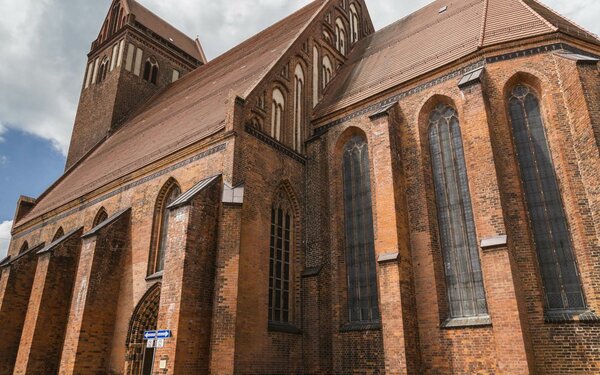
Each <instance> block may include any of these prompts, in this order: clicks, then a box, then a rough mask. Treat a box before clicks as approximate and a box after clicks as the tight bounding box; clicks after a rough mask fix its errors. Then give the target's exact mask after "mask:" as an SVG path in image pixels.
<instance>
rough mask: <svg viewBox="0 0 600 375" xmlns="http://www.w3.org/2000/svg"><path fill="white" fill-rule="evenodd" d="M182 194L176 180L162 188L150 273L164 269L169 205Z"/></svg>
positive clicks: (155, 212) (151, 251)
mask: <svg viewBox="0 0 600 375" xmlns="http://www.w3.org/2000/svg"><path fill="white" fill-rule="evenodd" d="M180 195H181V189H180V188H179V186H178V185H177V183H176V182H175V181H174V180H169V181H168V182H167V183H166V184H165V186H163V188H162V189H161V191H160V193H159V195H158V199H157V201H156V207H155V208H154V226H153V233H152V245H151V249H150V261H149V263H148V274H149V275H153V274H155V273H157V272H160V271H162V270H164V267H165V252H166V250H167V235H168V230H169V212H170V210H169V208H168V207H169V205H171V203H173V202H175V200H177V198H178V197H179V196H180Z"/></svg>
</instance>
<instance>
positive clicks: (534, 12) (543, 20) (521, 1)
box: [517, 0, 558, 32]
mask: <svg viewBox="0 0 600 375" xmlns="http://www.w3.org/2000/svg"><path fill="white" fill-rule="evenodd" d="M517 1H518V2H519V3H521V4H522V5H523V6H524V7H525V8H526V9H527V10H529V11H530V12H531V13H533V15H535V16H536V17H537V18H539V19H540V20H542V22H544V23H545V24H546V26H548V27H550V28H551V29H552V30H553V31H554V32H556V31H558V27H556V26H554V25H553V24H552V22H550V21H548V20H547V19H546V18H544V17H542V15H541V14H539V13H538V12H536V11H535V10H533V8H532V7H530V6H529V5H527V4H526V3H525V1H523V0H517ZM538 4H540V5H542V6H544V5H543V4H541V3H538ZM544 7H545V6H544ZM545 8H546V9H548V10H550V9H549V8H547V7H545ZM553 13H554V12H553ZM555 14H556V13H555Z"/></svg>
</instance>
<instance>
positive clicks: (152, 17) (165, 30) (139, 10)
mask: <svg viewBox="0 0 600 375" xmlns="http://www.w3.org/2000/svg"><path fill="white" fill-rule="evenodd" d="M125 3H126V4H127V8H128V9H129V12H130V13H132V14H133V15H135V20H136V21H137V22H139V23H140V24H142V25H144V26H146V27H147V28H148V29H150V30H152V31H154V32H155V33H156V34H158V35H160V37H161V38H163V39H165V40H167V41H169V42H171V43H173V45H175V46H177V47H178V48H180V49H181V50H182V51H183V52H185V53H187V54H188V55H190V56H192V57H194V58H195V59H197V60H199V61H202V62H205V60H206V58H205V57H204V53H203V52H202V49H201V48H202V47H201V46H200V43H199V42H197V41H196V40H194V39H192V38H190V37H188V36H187V35H185V34H184V33H182V32H181V31H179V30H177V29H176V28H175V27H173V26H172V25H171V24H169V23H167V22H166V21H165V20H163V19H162V18H160V17H159V16H157V15H156V14H154V13H152V11H150V10H149V9H148V8H146V7H144V6H143V5H142V4H140V3H138V2H137V1H135V0H125Z"/></svg>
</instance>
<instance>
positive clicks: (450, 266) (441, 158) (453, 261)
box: [429, 104, 487, 318]
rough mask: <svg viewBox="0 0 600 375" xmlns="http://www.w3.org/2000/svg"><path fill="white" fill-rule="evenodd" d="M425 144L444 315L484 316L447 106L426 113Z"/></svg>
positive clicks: (463, 169)
mask: <svg viewBox="0 0 600 375" xmlns="http://www.w3.org/2000/svg"><path fill="white" fill-rule="evenodd" d="M429 146H430V149H431V151H430V152H431V164H432V170H433V182H434V188H435V197H436V207H437V214H438V225H439V235H440V243H441V247H442V255H443V258H444V269H445V273H446V288H447V291H448V300H449V307H450V317H451V318H463V317H472V316H481V315H487V304H486V299H485V290H484V288H483V275H482V272H481V264H480V261H479V247H478V245H477V235H476V233H475V221H474V218H473V209H472V206H471V196H470V193H469V184H468V180H467V166H466V163H465V156H464V151H463V144H462V138H461V133H460V126H459V121H458V114H457V113H456V110H455V109H454V108H452V107H450V106H449V105H446V104H440V105H438V106H437V107H436V108H435V109H434V110H433V112H432V113H431V115H430V118H429Z"/></svg>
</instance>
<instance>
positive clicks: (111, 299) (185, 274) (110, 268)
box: [0, 2, 600, 375]
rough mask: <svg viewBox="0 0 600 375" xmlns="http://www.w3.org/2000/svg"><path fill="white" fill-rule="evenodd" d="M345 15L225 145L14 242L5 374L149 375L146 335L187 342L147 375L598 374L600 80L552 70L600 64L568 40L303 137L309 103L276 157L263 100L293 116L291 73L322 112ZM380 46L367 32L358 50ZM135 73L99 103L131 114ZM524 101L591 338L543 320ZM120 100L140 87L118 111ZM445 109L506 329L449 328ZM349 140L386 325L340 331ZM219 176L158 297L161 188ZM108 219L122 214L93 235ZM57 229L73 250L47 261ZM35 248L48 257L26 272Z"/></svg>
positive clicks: (241, 114)
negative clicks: (535, 106)
mask: <svg viewBox="0 0 600 375" xmlns="http://www.w3.org/2000/svg"><path fill="white" fill-rule="evenodd" d="M360 4H363V3H362V2H361V3H360ZM363 9H364V8H363ZM365 12H366V10H365ZM330 13H331V14H333V15H340V16H341V17H343V19H344V20H346V19H347V12H346V11H345V10H344V8H342V7H341V6H338V5H337V4H330V5H329V6H327V7H324V8H323V10H322V12H321V13H320V14H319V15H318V17H317V18H316V19H315V20H313V24H311V27H308V28H307V29H306V30H305V31H304V32H303V33H302V35H300V36H299V37H298V39H297V40H296V42H294V43H293V45H292V46H291V47H290V49H289V51H288V52H287V53H286V54H285V55H284V56H283V57H282V58H281V59H280V61H277V62H275V63H274V66H273V69H272V70H271V71H270V72H268V73H267V74H266V75H265V76H264V77H263V79H262V81H261V82H259V83H258V84H257V86H256V89H255V90H253V92H251V93H249V94H248V95H247V96H246V97H245V98H239V97H236V93H231V98H230V99H231V100H229V102H228V103H229V104H228V106H229V107H228V108H229V109H228V115H227V119H226V124H225V127H224V129H225V130H223V131H222V132H221V133H219V134H216V135H214V136H213V137H211V138H209V139H206V140H203V141H201V142H199V143H198V144H195V145H192V146H190V147H189V148H187V149H185V150H182V151H179V152H177V153H175V154H173V155H171V156H170V157H169V159H166V160H161V161H160V162H157V163H154V164H153V165H150V166H148V167H147V168H145V169H144V170H143V171H139V172H137V173H136V174H135V175H131V176H126V177H123V178H122V179H120V180H118V181H115V182H113V183H112V184H111V185H110V186H107V187H105V188H103V189H102V190H99V191H96V192H93V193H91V194H88V195H86V196H85V197H83V198H81V199H79V200H77V201H74V202H71V203H69V204H67V205H65V206H63V207H59V208H56V209H55V210H53V211H51V212H49V213H48V214H47V215H44V216H43V217H41V218H36V219H35V220H32V221H31V222H29V223H26V224H25V225H23V226H22V227H19V228H16V230H15V233H14V239H13V241H12V242H11V245H10V249H9V255H10V256H11V258H10V259H9V260H8V262H5V263H3V264H2V266H0V271H1V273H0V275H1V276H0V327H3V330H4V332H5V336H4V339H3V340H0V375H3V374H12V373H15V374H24V373H56V372H58V373H60V374H96V373H109V374H134V373H135V374H137V372H136V371H139V368H140V367H139V366H140V363H141V357H140V356H141V352H142V346H143V342H140V338H139V337H140V333H141V332H142V331H143V330H146V329H156V328H159V329H170V330H172V331H173V333H174V337H173V338H171V339H168V340H167V341H166V346H165V347H164V348H160V349H157V351H156V356H155V360H154V372H153V373H154V374H187V373H199V374H200V373H201V374H204V373H210V374H219V375H221V374H223V375H225V374H301V373H303V374H383V373H387V374H453V373H454V374H471V373H477V374H507V375H516V374H592V373H599V372H600V344H599V343H600V323H599V320H600V319H598V318H597V317H596V316H595V312H597V311H598V309H600V305H599V303H600V260H599V256H600V251H599V244H598V238H599V235H600V216H599V215H600V211H599V210H600V195H599V192H600V190H599V189H600V185H599V184H598V180H599V179H598V175H599V173H600V170H598V168H600V167H599V166H600V153H599V147H598V146H599V144H600V97H599V95H600V94H599V93H600V91H599V89H600V78H599V71H598V66H597V64H592V63H590V62H589V61H588V62H585V63H583V62H578V61H574V60H571V59H568V58H565V57H564V56H561V55H560V54H556V53H555V52H557V51H558V50H559V49H561V48H565V49H566V47H567V46H571V47H569V48H573V49H574V48H576V49H577V50H578V51H584V52H585V51H586V53H588V54H591V55H600V50H599V49H598V48H597V47H593V46H590V45H583V44H582V43H579V42H577V41H575V40H572V39H569V38H567V37H561V38H562V39H561V40H560V41H558V42H560V43H557V40H556V38H558V37H556V36H553V37H548V38H547V39H539V40H531V41H522V42H519V43H513V44H505V45H502V46H497V47H494V48H493V49H490V50H486V51H482V52H480V53H478V55H477V56H472V58H470V59H466V60H464V61H459V62H456V63H454V64H452V65H450V66H447V67H445V68H443V69H440V70H438V71H435V72H430V73H428V74H427V75H425V76H423V77H422V78H421V79H419V80H415V81H413V82H409V83H407V84H405V85H404V86H402V87H398V88H396V89H394V90H393V91H392V92H386V93H379V94H377V95H375V96H374V97H373V98H372V99H371V100H369V101H367V102H364V103H361V104H360V105H358V106H356V107H353V108H348V109H346V110H344V111H342V112H340V113H335V114H332V116H331V118H330V119H329V120H328V121H327V122H326V123H325V122H318V121H314V122H313V123H311V122H309V121H308V118H309V117H310V115H311V112H312V97H311V98H310V100H309V98H306V100H305V105H306V108H308V111H307V112H309V113H307V114H306V117H307V120H306V122H305V123H304V124H303V126H304V127H303V130H304V131H305V134H306V137H307V138H309V137H310V139H309V140H308V141H307V142H306V144H305V148H304V149H302V150H299V151H295V150H293V149H292V147H293V143H292V139H293V137H292V135H293V131H292V127H291V124H292V123H293V114H292V111H286V117H285V120H284V124H285V126H284V129H283V137H282V139H281V140H280V141H276V140H274V139H272V138H270V137H269V135H268V134H269V132H270V124H269V122H270V119H271V108H270V105H268V104H267V105H264V106H261V105H260V104H259V103H261V102H263V101H264V100H266V102H267V103H270V102H269V94H268V93H269V92H271V90H273V88H274V87H278V88H280V89H281V90H282V91H285V95H286V101H287V102H288V103H292V102H293V96H292V95H293V94H292V93H293V92H294V90H293V82H292V81H293V79H290V77H289V75H286V74H285V72H286V69H287V71H289V72H290V74H291V75H292V78H293V71H294V67H295V66H296V64H300V65H301V66H302V67H303V69H305V77H307V82H306V90H305V91H306V92H307V93H310V94H312V88H313V85H315V84H317V83H315V82H313V81H312V76H313V75H312V70H313V69H314V68H315V67H314V66H313V58H312V51H313V47H316V48H317V50H318V51H320V53H321V54H327V55H328V56H330V57H331V58H332V59H334V60H335V65H337V64H341V63H343V62H344V57H343V56H341V55H340V54H339V53H337V52H336V51H335V49H333V48H332V47H331V46H330V45H327V44H326V43H325V42H324V41H323V40H322V31H323V27H325V28H327V30H329V28H331V26H326V25H325V26H323V22H327V21H326V18H327V14H330ZM365 14H366V13H365ZM334 18H335V17H334ZM367 18H368V17H367ZM324 20H325V21H324ZM370 28H372V25H370V23H369V22H367V24H366V25H364V27H363V33H362V34H361V37H364V36H365V35H366V34H368V33H369V32H370ZM138 37H139V36H138ZM563 39H564V40H563ZM548 45H551V46H553V47H552V48H547V47H545V46H548ZM153 48H157V47H156V46H154V47H153ZM519 51H529V52H527V53H518V52H519ZM532 51H533V52H532ZM161 66H163V64H162V63H161ZM473 66H480V67H481V66H484V67H485V73H484V74H483V76H482V79H481V80H480V81H479V82H475V83H473V84H471V85H469V86H468V87H462V88H460V87H458V82H459V80H460V79H461V78H462V73H463V72H464V71H466V70H468V69H470V68H472V67H473ZM316 68H317V69H318V70H319V72H318V74H317V76H319V77H320V76H321V74H322V72H321V70H320V69H319V67H316ZM128 74H129V73H128V72H121V73H118V74H117V73H115V74H113V75H112V76H111V75H110V74H109V76H108V77H107V80H106V81H105V82H104V83H103V84H104V85H106V86H105V87H104V88H100V87H98V88H96V89H97V90H101V89H102V90H108V87H109V86H111V85H113V86H114V87H113V89H114V90H113V91H110V90H109V91H110V93H109V92H108V91H106V92H105V93H102V94H100V93H98V95H99V96H102V98H103V99H101V101H102V100H105V99H106V100H107V103H104V104H106V106H112V105H113V104H114V107H115V108H116V107H119V106H121V107H123V108H125V107H127V108H133V107H136V103H135V101H136V100H137V99H136V98H134V96H135V95H137V93H140V92H141V93H142V94H141V95H142V96H144V95H146V94H144V92H145V91H144V88H143V87H140V86H139V85H142V84H144V85H145V84H147V83H145V82H143V83H141V82H138V81H136V82H130V81H129V79H132V80H133V79H134V78H133V77H128ZM113 81H114V82H113ZM518 83H523V84H527V85H529V86H530V87H532V89H534V90H535V91H536V92H537V94H538V95H539V97H540V101H541V105H542V110H543V117H544V124H545V127H546V132H547V135H548V141H549V145H550V149H551V152H552V157H553V160H552V161H553V163H554V166H555V168H556V172H557V176H558V180H559V183H560V188H561V194H562V197H563V201H564V205H565V211H566V215H567V219H568V222H569V227H570V231H571V235H572V238H573V243H574V248H575V254H576V257H577V262H578V266H579V270H580V274H581V279H582V284H583V288H584V292H585V295H586V300H587V304H588V306H589V310H590V311H589V312H588V313H587V314H583V315H581V316H580V317H579V319H570V318H569V317H562V318H560V317H559V318H556V317H554V318H549V317H548V315H547V314H546V313H545V310H544V298H543V290H542V283H541V277H540V273H539V269H538V268H539V267H538V265H537V263H538V260H537V256H536V252H535V248H534V244H533V241H532V234H531V228H530V226H529V220H528V217H527V210H526V207H525V203H524V200H523V188H522V186H521V182H520V179H519V171H518V166H517V161H516V158H515V152H514V147H513V141H512V135H511V129H510V124H509V120H508V117H507V111H506V98H507V93H508V92H510V89H511V88H512V87H513V86H514V85H516V84H518ZM119 85H123V86H127V89H126V90H125V91H119V92H120V93H122V94H116V91H115V90H117V88H116V87H117V86H119ZM111 87H112V86H111ZM111 90H112V89H111ZM128 90H129V91H128ZM134 92H135V93H136V94H135V95H134V94H133V93H134ZM321 94H322V93H320V95H321ZM86 95H95V94H92V93H91V92H90V93H83V94H82V104H81V106H80V109H79V111H80V112H82V111H91V112H93V109H92V108H88V107H87V104H86V103H87V102H86V99H85V96H86ZM111 95H112V97H110V96H111ZM311 96H312V95H311ZM113 99H114V100H116V102H115V103H112V100H113ZM108 102H111V103H110V104H109V103H108ZM438 103H446V104H450V105H452V106H454V107H455V108H456V110H457V112H458V114H459V120H460V126H461V132H462V142H463V145H464V152H465V159H466V164H467V174H468V180H469V188H470V194H471V199H472V205H473V211H474V217H475V224H476V230H477V238H478V241H481V240H483V239H485V238H489V237H496V236H503V235H506V236H507V239H508V240H507V243H506V244H503V245H501V246H497V247H494V248H490V249H487V248H486V249H481V250H480V252H479V256H480V259H481V264H482V270H483V275H484V286H485V291H486V297H487V303H488V308H489V313H490V322H491V323H490V322H484V323H483V324H479V325H477V326H458V327H452V328H450V327H445V326H444V322H446V320H447V318H448V313H449V307H448V302H447V294H446V286H445V277H444V263H443V259H442V254H441V249H440V238H439V237H440V235H439V229H438V223H437V214H436V206H435V195H434V188H433V180H432V171H431V161H430V156H429V145H428V141H427V125H428V116H429V113H430V112H431V110H432V108H433V107H434V106H435V105H436V104H438ZM104 104H102V106H104ZM102 108H105V107H102ZM106 108H108V107H106ZM111 108H112V107H111ZM115 108H112V109H110V110H108V109H106V110H107V111H110V112H111V116H112V115H113V114H114V113H117V112H119V111H120V110H117V109H115ZM91 112H90V114H88V115H89V116H92V115H93V116H100V115H104V114H100V113H95V114H92V113H91ZM78 116H79V115H78ZM86 116H87V115H86ZM117 117H118V116H117ZM105 120H106V121H105ZM110 121H112V120H110ZM110 121H109V120H108V119H104V120H102V121H100V120H98V124H99V125H98V127H93V128H91V129H84V128H85V127H83V128H80V129H79V130H77V129H76V130H75V133H74V139H77V137H80V136H81V137H82V139H83V140H82V141H81V144H80V142H79V141H75V143H77V144H78V146H77V147H82V148H83V149H85V148H89V147H90V144H91V143H93V142H91V141H90V140H91V139H95V138H97V137H100V136H104V135H105V133H106V127H105V125H107V124H108V123H109V122H110ZM257 123H258V126H257V125H256V124H257ZM86 124H89V123H88V122H86ZM86 126H87V125H86ZM76 128H77V126H76ZM80 131H81V132H83V133H86V132H88V131H90V132H91V133H90V134H91V135H90V136H89V137H88V135H85V134H84V135H81V134H79V135H77V132H80ZM83 133H82V134H83ZM92 133H93V134H92ZM356 134H361V135H363V136H364V137H365V138H366V139H367V142H368V146H369V159H370V164H371V170H370V174H371V183H372V189H371V191H372V201H373V215H374V233H375V252H376V255H377V256H379V257H380V259H381V261H380V262H378V264H377V281H378V288H379V290H378V291H379V304H380V311H381V324H379V325H371V326H368V327H357V326H353V325H349V324H347V323H348V313H347V290H346V285H347V278H346V265H345V261H346V260H345V259H346V257H345V254H344V249H345V247H344V225H343V224H344V223H343V220H344V208H343V207H344V205H343V199H342V189H343V186H342V179H341V150H342V148H343V146H344V144H345V142H346V141H347V140H348V139H349V138H350V137H351V136H352V135H356ZM81 152H82V151H81V150H78V151H77V153H81ZM211 176H220V177H219V178H218V179H217V180H216V182H215V183H214V184H212V185H210V186H208V187H206V188H205V189H203V190H201V191H200V192H197V195H195V196H194V197H193V199H191V200H190V201H189V202H188V204H186V205H184V206H181V207H176V208H174V209H173V210H171V213H170V215H171V216H170V220H169V225H170V226H169V229H168V233H169V235H168V246H167V249H168V250H167V254H166V266H165V270H164V272H163V274H162V275H154V276H153V277H150V278H149V277H148V276H149V275H148V272H147V270H148V262H149V254H150V247H151V239H152V237H153V236H156V233H153V228H156V225H155V220H156V215H155V210H154V208H155V206H156V204H157V200H158V197H159V195H160V192H161V190H162V189H163V187H164V186H165V184H167V183H172V181H175V182H176V183H177V184H178V185H179V186H180V188H181V190H182V192H187V191H189V190H190V189H192V188H193V187H194V186H195V185H196V184H197V183H198V182H200V181H202V180H204V179H206V178H208V177H211ZM232 187H236V188H241V187H243V190H244V193H243V201H242V200H241V199H240V200H238V201H236V202H232V201H223V200H222V196H221V193H222V191H223V190H224V189H231V188H232ZM282 197H283V199H286V200H287V201H288V202H289V205H290V207H292V211H293V216H294V226H293V233H294V235H293V241H292V242H293V252H292V260H291V264H292V272H291V274H292V277H291V281H292V287H291V299H290V310H291V319H290V324H289V327H287V329H281V327H279V329H278V328H277V327H274V326H273V325H270V324H269V322H268V282H269V241H270V220H271V208H272V205H273V202H274V200H275V199H282ZM20 206H23V210H26V209H27V208H28V207H29V206H28V204H27V202H25V203H23V204H21V205H20ZM101 209H104V210H106V212H107V213H108V215H109V216H112V215H115V214H116V213H118V212H121V213H122V214H121V216H119V217H118V218H116V219H115V220H114V221H112V222H110V223H109V224H108V225H106V226H103V227H101V228H100V229H99V230H98V231H96V232H94V233H93V235H91V236H84V237H83V238H82V237H81V234H83V233H88V232H89V231H90V230H92V228H93V227H94V226H95V224H94V219H95V218H96V215H97V213H98V212H99V211H100V210H101ZM59 227H62V228H64V229H65V231H67V232H70V231H72V230H75V229H77V230H78V231H76V233H77V234H76V235H74V237H73V238H70V239H69V240H67V241H65V242H64V243H62V244H61V245H60V246H57V247H56V248H54V249H53V250H52V251H49V252H45V253H42V254H39V255H38V254H37V251H38V250H40V249H41V248H42V247H43V246H39V245H42V244H44V243H46V244H49V243H50V242H52V240H53V236H54V234H55V233H56V231H57V229H58V228H59ZM78 228H82V229H80V230H79V229H78ZM25 241H26V242H27V243H28V244H29V245H32V247H31V249H33V250H31V251H29V252H27V253H25V254H23V255H19V254H18V253H19V249H20V248H21V247H22V245H23V244H24V243H25ZM36 245H38V246H37V247H35V248H34V246H36ZM48 331H51V332H52V335H50V336H45V335H43V334H42V332H48ZM50 347H51V349H50ZM163 361H164V362H163ZM162 364H165V365H166V368H165V369H161V368H160V367H161V365H162Z"/></svg>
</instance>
